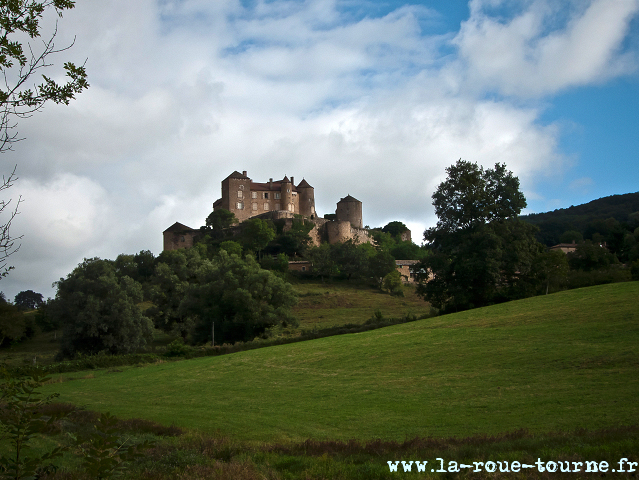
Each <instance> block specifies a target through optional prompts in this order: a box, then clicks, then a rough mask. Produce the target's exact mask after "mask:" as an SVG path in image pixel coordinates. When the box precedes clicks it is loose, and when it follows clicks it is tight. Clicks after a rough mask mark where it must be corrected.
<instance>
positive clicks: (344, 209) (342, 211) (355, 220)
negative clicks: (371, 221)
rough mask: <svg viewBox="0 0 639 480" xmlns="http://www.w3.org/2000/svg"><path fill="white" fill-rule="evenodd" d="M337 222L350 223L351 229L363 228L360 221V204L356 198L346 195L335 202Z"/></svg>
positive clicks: (362, 223)
mask: <svg viewBox="0 0 639 480" xmlns="http://www.w3.org/2000/svg"><path fill="white" fill-rule="evenodd" d="M335 215H336V216H337V221H338V222H350V223H351V225H352V226H353V227H357V228H363V227H364V222H363V220H362V202H360V201H359V200H357V199H356V198H353V197H351V196H350V195H347V196H346V197H344V198H342V199H341V200H340V201H339V202H337V210H335Z"/></svg>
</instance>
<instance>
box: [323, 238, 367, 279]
mask: <svg viewBox="0 0 639 480" xmlns="http://www.w3.org/2000/svg"><path fill="white" fill-rule="evenodd" d="M366 245H368V244H366ZM369 247H370V245H369ZM331 252H332V257H333V259H334V260H335V264H336V266H337V268H338V269H339V272H340V273H341V274H342V275H345V276H346V278H347V279H349V280H350V279H351V278H362V277H366V276H367V275H368V272H369V251H368V248H367V247H365V246H363V245H357V244H356V243H355V242H353V241H352V240H347V241H346V242H343V243H336V244H334V245H331Z"/></svg>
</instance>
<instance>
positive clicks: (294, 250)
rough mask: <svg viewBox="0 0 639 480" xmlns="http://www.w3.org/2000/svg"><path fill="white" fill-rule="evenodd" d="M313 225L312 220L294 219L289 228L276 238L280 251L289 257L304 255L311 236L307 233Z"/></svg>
mask: <svg viewBox="0 0 639 480" xmlns="http://www.w3.org/2000/svg"><path fill="white" fill-rule="evenodd" d="M314 227H315V224H314V223H313V222H308V221H305V220H298V219H294V220H293V225H292V226H291V229H290V230H288V231H286V232H283V233H282V234H281V235H279V236H278V238H277V243H278V245H279V247H280V249H281V251H282V252H283V253H285V254H286V255H288V256H289V257H295V256H300V257H301V256H304V254H305V253H306V251H307V250H308V248H309V246H310V245H311V237H309V235H308V234H309V232H310V231H311V230H313V228H314Z"/></svg>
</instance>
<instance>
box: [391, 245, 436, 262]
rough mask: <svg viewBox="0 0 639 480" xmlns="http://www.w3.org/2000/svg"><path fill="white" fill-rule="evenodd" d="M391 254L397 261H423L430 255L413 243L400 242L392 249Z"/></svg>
mask: <svg viewBox="0 0 639 480" xmlns="http://www.w3.org/2000/svg"><path fill="white" fill-rule="evenodd" d="M390 254H391V255H392V256H393V257H395V259H397V260H421V259H423V258H424V257H425V256H426V255H428V252H427V250H425V249H423V248H422V247H420V246H419V245H415V244H414V243H413V242H410V241H405V242H402V241H399V242H397V243H395V245H394V246H393V247H391V249H390Z"/></svg>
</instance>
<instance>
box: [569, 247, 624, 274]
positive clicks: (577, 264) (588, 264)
mask: <svg viewBox="0 0 639 480" xmlns="http://www.w3.org/2000/svg"><path fill="white" fill-rule="evenodd" d="M567 256H568V263H569V264H570V268H571V269H573V270H583V271H585V272H590V271H592V270H598V269H600V268H606V267H608V266H610V265H611V264H613V263H618V260H617V258H616V257H615V256H614V255H613V254H612V253H610V252H609V251H608V249H607V248H606V247H603V246H600V245H597V244H596V243H593V242H591V241H590V240H586V241H585V242H584V243H581V244H579V245H577V246H576V248H575V251H574V252H570V253H568V254H567Z"/></svg>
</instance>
